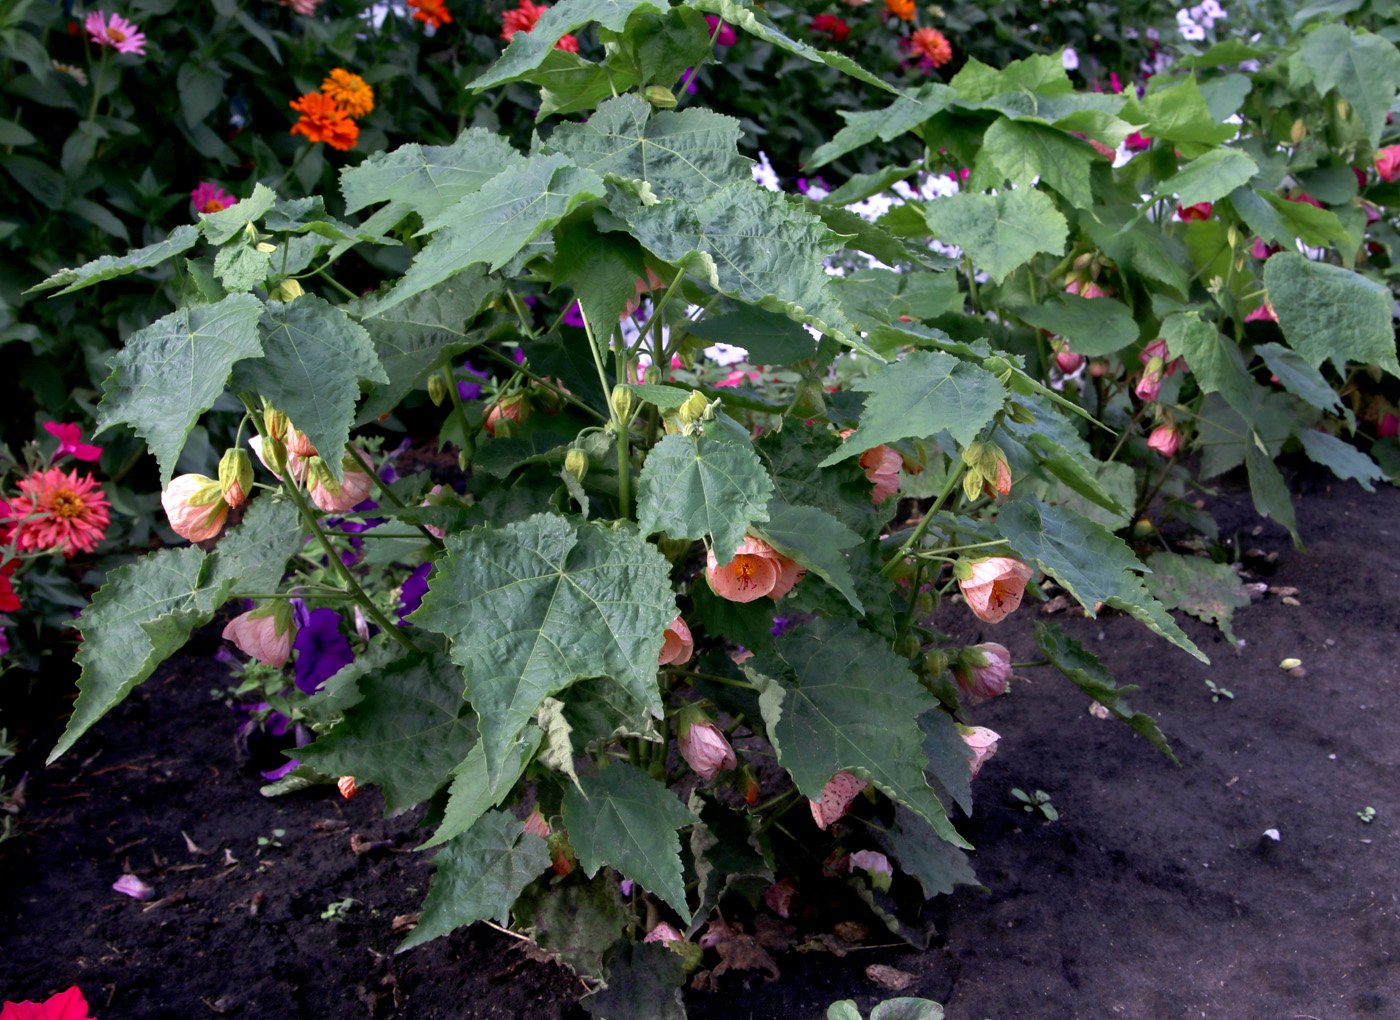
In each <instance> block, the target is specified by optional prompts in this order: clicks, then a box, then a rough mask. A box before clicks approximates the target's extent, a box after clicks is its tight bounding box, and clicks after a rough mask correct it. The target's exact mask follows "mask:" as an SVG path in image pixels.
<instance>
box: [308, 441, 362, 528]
mask: <svg viewBox="0 0 1400 1020" xmlns="http://www.w3.org/2000/svg"><path fill="white" fill-rule="evenodd" d="M360 457H361V458H364V453H363V452H361V453H360ZM365 459H368V458H365ZM340 472H341V479H340V481H339V482H337V481H336V480H335V479H334V478H333V477H331V473H330V469H329V468H328V467H327V466H326V463H325V461H324V460H322V459H321V458H320V457H313V458H311V459H310V460H309V461H307V476H306V477H307V482H308V483H309V484H308V487H307V493H308V495H310V497H311V502H313V503H315V504H316V506H317V507H319V508H320V509H322V510H324V511H325V512H326V513H328V514H343V513H345V512H346V511H347V510H350V509H351V508H353V507H354V506H355V505H356V504H357V503H361V502H363V501H364V500H366V499H368V498H369V494H370V490H372V489H373V488H374V479H373V478H371V477H370V476H369V475H368V474H366V473H365V471H364V469H363V468H361V467H360V462H359V460H357V459H356V458H355V457H353V456H351V455H350V454H349V453H348V452H347V453H346V454H345V455H344V456H343V457H342V458H341V459H340Z"/></svg>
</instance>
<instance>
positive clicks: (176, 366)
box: [97, 294, 263, 487]
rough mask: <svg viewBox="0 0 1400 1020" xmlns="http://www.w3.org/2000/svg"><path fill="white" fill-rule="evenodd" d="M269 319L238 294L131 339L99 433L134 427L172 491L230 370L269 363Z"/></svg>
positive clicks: (117, 366) (105, 400) (110, 385)
mask: <svg viewBox="0 0 1400 1020" xmlns="http://www.w3.org/2000/svg"><path fill="white" fill-rule="evenodd" d="M262 311H263V305H262V302H261V301H259V300H258V299H257V298H255V297H253V296H252V295H251V294H232V295H230V296H228V297H226V298H224V299H223V300H222V301H220V302H219V303H218V304H215V305H203V306H200V307H197V308H181V309H180V310H178V311H174V312H171V313H170V314H169V315H167V316H164V317H163V318H160V319H157V320H156V321H155V322H153V323H151V324H150V325H149V326H147V327H146V328H145V329H141V330H138V331H137V332H135V333H133V334H131V336H129V337H127V341H126V346H125V347H123V348H122V349H121V350H120V351H118V352H117V353H116V354H114V355H112V359H111V361H110V362H109V364H110V365H111V367H112V374H111V375H109V376H108V377H107V379H106V380H105V381H104V382H103V384H102V391H103V392H102V403H101V404H100V405H99V406H98V411H97V431H98V432H101V431H102V430H103V429H106V428H108V427H109V426H111V425H115V424H117V423H118V422H126V423H128V424H129V425H130V426H131V427H132V428H133V429H134V430H135V431H136V434H137V435H139V436H141V437H142V438H144V439H145V440H146V443H147V445H148V446H149V447H150V449H151V452H152V453H153V454H155V457H156V461H157V463H159V465H160V483H161V486H162V487H164V486H166V485H168V484H169V483H170V479H171V476H172V475H174V473H175V464H176V462H177V461H178V460H179V459H180V451H181V450H183V449H184V447H185V438H186V437H187V436H188V435H189V434H190V430H191V429H193V428H194V424H195V422H196V421H197V420H198V418H199V416H200V415H201V414H203V413H204V412H205V411H207V410H209V408H210V407H212V406H213V404H214V401H216V400H218V399H219V397H220V395H222V394H223V392H224V383H225V382H227V381H228V377H229V370H230V369H231V368H232V367H233V365H234V364H235V363H236V362H238V361H241V360H243V359H245V358H260V356H261V355H262V353H263V348H262V345H261V344H260V343H259V342H258V317H259V316H260V315H261V314H262Z"/></svg>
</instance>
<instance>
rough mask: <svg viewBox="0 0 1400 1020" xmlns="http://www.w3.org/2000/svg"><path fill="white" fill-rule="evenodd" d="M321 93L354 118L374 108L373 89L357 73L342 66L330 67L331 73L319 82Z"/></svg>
mask: <svg viewBox="0 0 1400 1020" xmlns="http://www.w3.org/2000/svg"><path fill="white" fill-rule="evenodd" d="M321 94H322V95H324V96H326V97H327V98H328V99H330V100H331V101H332V102H334V103H336V104H337V105H338V106H339V107H340V108H341V109H342V110H344V111H345V113H346V115H347V116H349V117H350V118H352V119H354V120H360V119H361V118H363V117H366V116H368V115H369V113H370V111H371V110H373V109H374V89H372V88H371V87H370V86H369V84H368V83H367V82H366V81H365V80H364V79H363V78H361V77H360V76H359V75H358V74H352V73H351V72H349V71H347V70H345V68H343V67H333V68H331V73H330V74H328V75H326V79H325V81H323V82H321Z"/></svg>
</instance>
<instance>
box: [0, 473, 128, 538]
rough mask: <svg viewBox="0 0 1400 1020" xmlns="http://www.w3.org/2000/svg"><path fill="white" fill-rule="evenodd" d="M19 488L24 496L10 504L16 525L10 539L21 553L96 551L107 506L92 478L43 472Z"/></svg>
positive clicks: (73, 474)
mask: <svg viewBox="0 0 1400 1020" xmlns="http://www.w3.org/2000/svg"><path fill="white" fill-rule="evenodd" d="M19 488H20V491H21V492H22V493H24V495H22V496H17V497H16V498H15V500H14V502H13V503H11V504H10V515H11V517H12V518H13V519H15V520H17V521H18V522H19V523H17V524H16V525H15V526H14V531H13V533H12V538H13V541H14V543H15V545H16V547H18V548H19V549H20V550H21V551H23V550H29V549H38V550H43V551H45V552H61V553H63V554H64V555H65V556H68V557H72V556H73V555H74V554H75V553H77V552H80V551H81V552H92V551H93V550H95V549H96V548H97V543H98V542H100V541H101V540H102V536H103V535H104V534H105V533H106V531H107V523H108V520H109V518H108V515H107V511H108V508H109V507H110V505H111V504H109V503H108V502H107V500H106V498H105V497H104V496H103V495H102V490H101V488H99V487H98V485H97V480H96V479H95V478H93V477H92V475H79V474H78V472H77V471H62V470H60V469H59V468H47V469H45V470H43V471H36V472H34V474H32V475H30V476H29V477H28V478H25V479H23V480H22V481H21V482H20V483H19ZM26 518H27V519H26Z"/></svg>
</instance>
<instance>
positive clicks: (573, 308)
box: [560, 301, 583, 329]
mask: <svg viewBox="0 0 1400 1020" xmlns="http://www.w3.org/2000/svg"><path fill="white" fill-rule="evenodd" d="M560 321H561V322H563V323H564V325H566V326H573V327H574V328H575V329H583V313H582V312H580V311H579V308H578V302H577V301H575V302H574V303H573V304H571V305H570V306H569V307H568V308H567V309H566V310H565V312H564V318H563V319H562V320H560Z"/></svg>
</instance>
